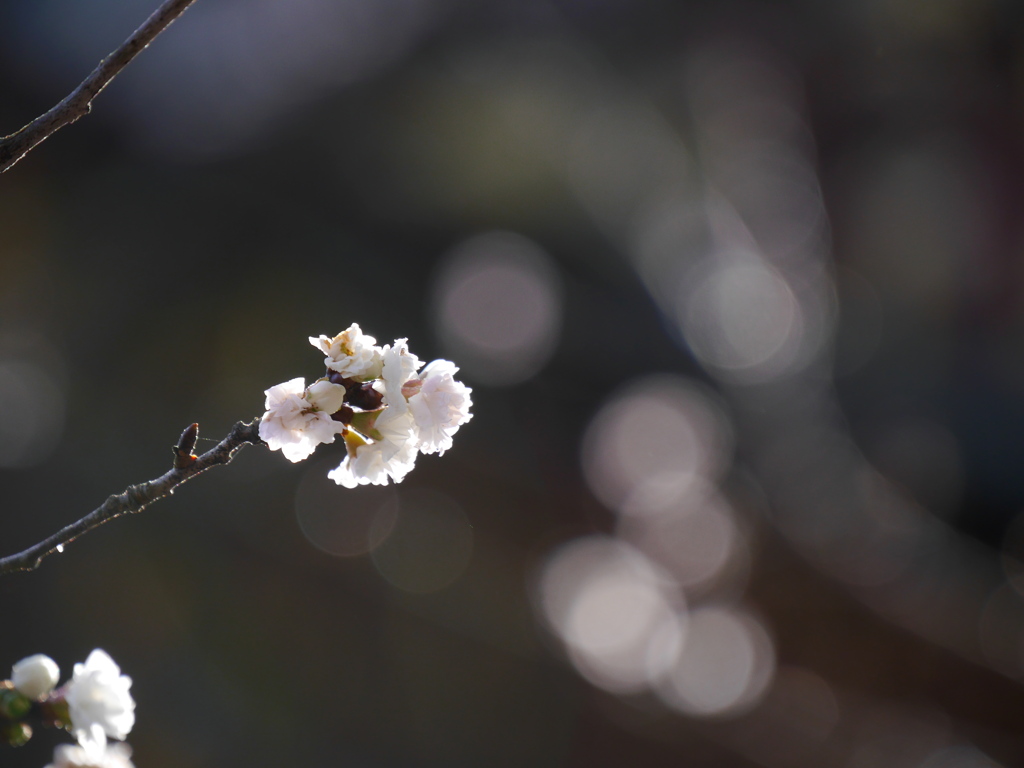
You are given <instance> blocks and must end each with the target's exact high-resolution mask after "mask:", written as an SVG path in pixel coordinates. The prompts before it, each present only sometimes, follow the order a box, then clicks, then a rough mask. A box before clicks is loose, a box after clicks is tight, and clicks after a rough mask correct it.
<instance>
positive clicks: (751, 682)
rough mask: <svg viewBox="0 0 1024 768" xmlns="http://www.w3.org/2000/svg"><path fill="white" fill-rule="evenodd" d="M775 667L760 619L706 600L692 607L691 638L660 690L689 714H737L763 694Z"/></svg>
mask: <svg viewBox="0 0 1024 768" xmlns="http://www.w3.org/2000/svg"><path fill="white" fill-rule="evenodd" d="M774 673H775V651H774V648H773V646H772V642H771V639H770V638H769V637H768V633H767V632H766V631H765V629H764V627H763V626H762V625H761V623H760V622H759V621H758V620H757V619H755V618H753V617H752V616H750V615H749V614H747V613H745V612H742V611H739V610H737V609H735V608H731V607H725V606H705V607H702V608H699V609H697V610H695V611H692V612H691V613H690V618H689V622H688V624H687V632H686V642H685V643H684V644H683V648H682V652H681V653H680V654H679V658H678V659H677V660H676V662H675V664H674V665H673V667H672V668H671V669H670V670H669V671H668V673H667V674H666V676H665V677H664V679H663V681H662V683H661V684H660V685H659V686H658V695H659V696H660V697H661V698H662V700H663V701H664V702H665V703H666V704H668V705H669V706H671V707H672V708H674V709H677V710H679V711H681V712H684V713H686V714H689V715H693V716H698V717H732V716H735V715H737V714H740V713H742V712H744V711H746V710H748V709H749V708H750V707H751V706H753V704H755V703H756V702H757V701H758V700H759V699H760V697H761V696H762V695H763V694H764V693H765V691H766V690H767V689H768V686H769V684H770V683H771V681H772V678H773V676H774Z"/></svg>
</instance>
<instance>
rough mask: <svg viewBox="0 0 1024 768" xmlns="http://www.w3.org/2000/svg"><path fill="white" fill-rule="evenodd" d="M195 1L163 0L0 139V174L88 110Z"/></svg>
mask: <svg viewBox="0 0 1024 768" xmlns="http://www.w3.org/2000/svg"><path fill="white" fill-rule="evenodd" d="M194 2H195V0H165V2H164V3H163V5H161V6H160V7H159V8H157V9H156V11H154V12H153V15H152V16H150V17H149V18H148V19H146V21H145V23H144V24H143V25H142V26H141V27H139V28H138V29H137V30H135V32H134V33H132V35H131V37H129V38H128V39H127V40H125V41H124V43H122V44H121V47H120V48H118V49H117V50H116V51H114V52H113V53H111V54H110V55H109V56H107V57H106V58H105V59H103V61H101V62H100V63H99V65H98V66H97V67H96V69H94V70H93V71H92V74H90V75H89V76H88V77H87V78H85V80H83V81H82V82H81V84H80V85H79V86H78V87H77V88H75V90H73V91H72V92H71V93H70V94H68V96H66V97H65V98H64V100H63V101H61V102H60V104H58V105H57V106H55V107H53V109H51V110H50V111H49V112H47V113H46V114H45V115H41V116H39V117H37V118H36V119H35V120H33V121H32V122H31V123H29V124H28V125H26V126H25V127H24V128H22V129H21V130H20V131H18V132H17V133H12V134H11V135H10V136H5V137H3V138H2V139H0V173H3V172H4V171H6V170H7V169H8V168H10V167H11V166H12V165H14V164H15V163H16V162H18V161H19V160H20V159H21V158H23V157H24V156H25V155H27V154H28V153H29V151H31V150H32V149H33V148H34V147H35V146H36V145H37V144H39V143H41V142H42V141H44V140H46V139H47V138H49V137H50V136H51V135H52V134H54V133H56V132H57V131H58V130H60V129H61V128H63V127H64V126H65V125H69V124H71V123H73V122H75V120H77V119H78V118H80V117H83V116H84V115H87V114H89V111H90V110H91V109H92V100H93V99H94V98H96V95H97V94H98V93H99V92H100V91H102V90H103V89H104V88H105V87H106V86H107V83H109V82H110V81H111V80H113V79H114V77H115V76H116V75H117V73H118V72H120V71H121V70H122V69H124V68H125V67H126V66H127V65H128V62H130V61H131V60H132V59H134V58H135V57H136V56H137V55H138V54H139V52H140V51H142V49H143V48H145V47H146V46H147V45H149V44H150V43H151V42H152V41H153V39H154V38H155V37H156V36H157V35H159V34H160V33H161V32H163V31H164V30H165V29H166V28H167V27H168V26H170V24H171V22H172V21H174V20H175V19H176V18H178V17H179V16H181V14H182V13H184V12H185V9H186V8H188V7H189V6H190V5H192V3H194Z"/></svg>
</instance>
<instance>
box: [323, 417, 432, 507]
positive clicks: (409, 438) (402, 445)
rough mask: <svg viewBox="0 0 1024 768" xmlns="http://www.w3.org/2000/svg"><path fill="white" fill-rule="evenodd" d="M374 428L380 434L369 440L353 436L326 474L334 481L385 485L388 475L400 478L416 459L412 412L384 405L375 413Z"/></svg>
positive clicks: (354, 485)
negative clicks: (342, 457)
mask: <svg viewBox="0 0 1024 768" xmlns="http://www.w3.org/2000/svg"><path fill="white" fill-rule="evenodd" d="M374 431H375V432H376V433H377V434H378V435H380V438H381V439H379V440H374V441H373V442H372V443H363V444H359V441H355V440H353V441H352V443H351V444H349V446H348V455H347V456H346V457H345V460H344V461H342V462H341V464H340V465H339V466H338V467H337V468H336V469H332V470H331V471H330V472H328V473H327V476H328V477H329V478H330V479H331V480H333V481H334V482H336V483H337V484H338V485H343V486H345V487H346V488H355V487H356V486H357V485H387V484H388V478H390V479H391V480H393V481H394V482H396V483H400V482H402V480H403V479H404V478H405V476H406V475H407V474H409V472H410V470H412V468H413V465H414V464H415V463H416V450H417V447H418V441H417V437H416V432H415V424H414V423H413V420H412V415H411V414H409V413H399V412H398V411H395V410H392V409H391V408H390V407H388V408H386V409H385V410H384V412H383V413H382V414H381V415H380V416H378V417H377V420H376V423H375V424H374Z"/></svg>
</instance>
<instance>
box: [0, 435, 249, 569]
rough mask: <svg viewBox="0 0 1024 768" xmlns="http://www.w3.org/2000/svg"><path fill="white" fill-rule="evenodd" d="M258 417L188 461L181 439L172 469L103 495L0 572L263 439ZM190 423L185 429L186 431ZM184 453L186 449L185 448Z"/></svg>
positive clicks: (59, 546) (35, 561) (6, 560)
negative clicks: (92, 506) (91, 507)
mask: <svg viewBox="0 0 1024 768" xmlns="http://www.w3.org/2000/svg"><path fill="white" fill-rule="evenodd" d="M259 423H260V422H259V419H256V420H255V421H253V422H251V423H249V424H245V423H244V422H241V421H240V422H238V423H237V424H235V426H233V427H232V428H231V431H230V432H229V433H228V435H227V437H225V438H224V439H223V440H221V441H220V442H219V443H217V445H215V446H214V447H213V448H211V449H210V450H208V451H207V452H206V453H204V454H203V455H202V456H195V457H192V456H188V457H187V458H188V459H191V461H187V460H186V461H183V460H182V458H183V457H182V445H183V442H184V440H185V436H184V435H183V436H182V441H179V443H178V445H177V446H176V447H175V449H174V469H171V470H170V471H169V472H167V473H165V474H163V475H161V476H160V477H158V478H157V479H156V480H150V481H149V482H148V483H140V484H138V485H130V486H128V488H127V490H125V492H124V493H117V494H114V495H113V496H110V497H108V498H107V500H106V501H104V502H103V504H101V505H100V506H99V507H97V508H96V509H94V510H93V511H92V512H90V513H89V514H88V515H86V516H85V517H83V518H82V519H81V520H79V521H78V522H76V523H72V524H71V525H69V526H67V527H65V528H62V529H61V530H59V531H57V533H55V534H53V535H52V536H50V537H49V538H47V539H45V540H43V541H41V542H39V543H38V544H36V545H34V546H31V547H29V548H28V549H26V550H25V551H24V552H19V553H18V554H16V555H9V556H8V557H3V558H0V575H2V574H5V573H13V572H14V571H32V570H35V569H36V568H38V567H39V564H40V563H41V562H42V561H43V558H44V557H46V556H47V555H52V554H53V553H54V552H60V551H63V549H64V547H65V546H66V545H67V544H70V543H71V542H72V541H74V540H75V539H77V538H78V537H79V536H81V535H82V534H84V533H88V532H89V531H91V530H92V529H93V528H96V527H98V526H101V525H103V524H104V523H106V522H108V521H110V520H113V519H114V518H115V517H121V515H125V514H128V513H129V512H141V511H142V510H143V509H145V508H146V506H147V505H148V504H150V503H151V502H154V501H156V500H157V499H161V498H163V497H164V496H167V495H168V494H170V493H172V492H173V491H174V489H175V488H177V487H178V486H179V485H181V484H182V483H184V482H185V481H186V480H190V479H191V478H193V477H195V476H196V475H198V474H199V473H200V472H205V471H206V470H207V469H209V468H210V467H216V466H218V465H220V464H227V463H228V462H230V461H231V460H232V459H233V458H234V457H235V453H237V452H238V450H239V449H240V448H242V447H243V446H245V445H248V444H252V445H259V444H260V443H262V442H263V441H262V440H261V439H260V435H259ZM191 429H192V427H189V428H188V429H186V433H187V432H189V430H191ZM186 454H187V451H186Z"/></svg>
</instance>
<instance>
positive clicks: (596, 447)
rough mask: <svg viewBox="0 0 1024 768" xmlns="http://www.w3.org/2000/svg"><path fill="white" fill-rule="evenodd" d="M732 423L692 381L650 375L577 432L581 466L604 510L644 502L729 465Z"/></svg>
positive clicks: (636, 506)
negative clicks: (581, 432) (580, 442)
mask: <svg viewBox="0 0 1024 768" xmlns="http://www.w3.org/2000/svg"><path fill="white" fill-rule="evenodd" d="M731 451H732V430H731V429H730V425H729V421H728V417H727V416H726V415H725V411H724V408H723V406H722V405H721V404H720V402H719V400H718V398H717V397H716V396H715V395H714V394H713V393H711V392H710V391H708V390H707V389H706V388H704V387H703V386H702V385H699V384H697V383H696V382H692V381H689V380H687V379H684V378H682V377H676V376H655V377H651V378H647V379H642V380H640V381H637V382H634V383H633V384H631V385H629V386H628V387H627V388H626V389H625V390H624V391H622V392H620V393H619V394H617V395H615V396H613V397H612V399H611V400H610V401H609V402H608V403H607V404H606V405H605V406H604V407H603V408H602V409H601V410H600V411H599V412H598V413H597V415H596V416H595V417H594V418H593V420H592V421H591V423H590V426H589V427H588V428H587V431H586V434H585V435H584V439H583V450H582V461H583V471H584V474H585V475H586V478H587V484H588V485H589V486H590V489H591V491H593V493H594V494H595V495H596V496H597V497H598V498H599V499H600V500H601V501H602V502H603V503H604V504H605V505H606V506H608V507H609V508H610V509H614V510H618V511H627V512H628V510H630V509H633V510H636V509H643V508H647V507H650V506H652V505H655V506H656V505H657V504H659V503H661V502H660V501H659V499H662V498H664V497H668V498H672V497H673V496H674V495H676V494H678V493H679V492H680V491H681V490H682V489H685V488H686V487H688V486H689V485H691V484H692V483H694V482H696V481H697V480H698V479H700V478H707V479H716V478H717V477H719V476H720V475H721V474H722V473H723V472H724V470H725V469H726V468H727V467H728V464H729V461H730V459H731Z"/></svg>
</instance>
